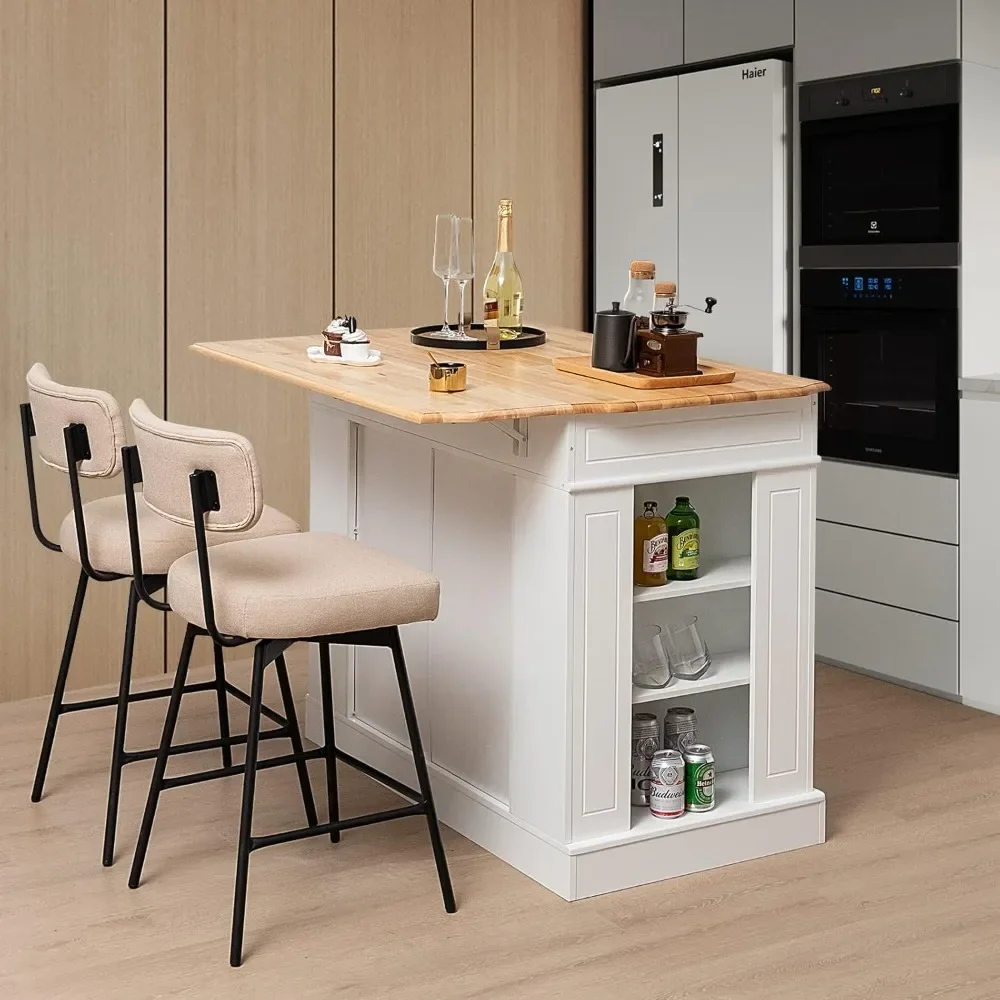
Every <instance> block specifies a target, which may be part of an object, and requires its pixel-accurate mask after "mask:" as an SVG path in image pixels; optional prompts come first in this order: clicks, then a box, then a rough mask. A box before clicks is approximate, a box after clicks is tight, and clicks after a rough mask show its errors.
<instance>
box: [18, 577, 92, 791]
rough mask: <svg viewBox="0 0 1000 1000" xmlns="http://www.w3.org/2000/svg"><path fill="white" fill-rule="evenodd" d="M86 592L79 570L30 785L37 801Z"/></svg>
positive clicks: (42, 783)
mask: <svg viewBox="0 0 1000 1000" xmlns="http://www.w3.org/2000/svg"><path fill="white" fill-rule="evenodd" d="M86 596H87V574H86V573H84V572H83V570H81V571H80V580H79V582H78V583H77V585H76V597H74V598H73V610H72V612H71V613H70V616H69V627H68V628H67V629H66V640H65V642H64V643H63V652H62V659H61V660H60V661H59V672H58V673H57V674H56V683H55V687H53V689H52V701H51V702H50V703H49V717H48V719H47V720H46V723H45V735H44V736H43V737H42V749H41V752H40V753H39V755H38V767H37V769H36V770H35V783H34V784H33V785H32V787H31V801H32V802H38V801H39V799H41V797H42V788H43V787H44V785H45V775H46V773H47V772H48V769H49V758H50V757H51V756H52V744H53V742H54V741H55V738H56V725H57V724H58V722H59V716H60V714H61V713H62V703H63V695H64V694H65V693H66V678H67V677H68V676H69V664H70V660H72V659H73V647H74V646H75V645H76V632H77V629H78V628H79V626H80V613H81V612H82V611H83V599H84V597H86Z"/></svg>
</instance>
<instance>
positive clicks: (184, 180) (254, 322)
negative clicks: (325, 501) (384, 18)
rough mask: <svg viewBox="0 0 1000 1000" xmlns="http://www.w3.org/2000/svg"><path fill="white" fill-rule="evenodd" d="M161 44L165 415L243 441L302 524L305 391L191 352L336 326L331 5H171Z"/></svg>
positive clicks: (323, 0) (265, 0)
mask: <svg viewBox="0 0 1000 1000" xmlns="http://www.w3.org/2000/svg"><path fill="white" fill-rule="evenodd" d="M167 43H168V45H167V60H168V64H167V98H168V112H167V113H168V121H167V156H168V171H167V185H168V187H167V358H168V362H167V412H168V415H169V417H170V419H172V420H177V421H181V422H183V423H192V424H203V425H206V426H209V427H222V428H227V429H231V430H237V431H240V432H241V433H243V434H246V436H247V437H249V438H250V440H251V441H252V442H253V443H254V447H255V448H256V450H257V453H258V457H259V458H260V461H261V467H262V473H263V483H264V494H265V499H266V502H267V503H269V504H271V505H272V506H275V507H279V508H280V509H282V510H284V511H285V512H286V513H288V514H290V515H291V516H293V517H295V518H296V519H297V520H299V521H300V522H301V523H302V524H303V525H304V524H305V523H306V522H307V514H308V481H309V456H308V427H309V423H308V410H307V400H306V396H305V394H304V393H302V392H300V391H298V390H296V389H293V388H290V387H287V386H283V385H280V384H279V383H276V382H275V381H273V380H271V379H264V378H261V377H259V376H255V375H250V374H247V373H241V372H237V371H235V370H230V369H225V368H223V367H220V366H219V365H213V364H210V363H208V362H206V361H205V359H204V358H199V357H196V356H195V355H193V354H191V352H190V351H189V350H188V346H189V345H190V344H191V343H193V342H195V341H198V340H204V339H205V338H206V337H208V336H212V337H222V338H226V339H233V338H243V337H267V336H281V335H289V334H293V333H307V332H309V331H315V332H316V333H317V336H318V335H319V332H320V331H321V330H322V329H323V328H324V327H325V326H326V324H327V323H328V322H329V318H330V315H331V309H332V298H333V292H332V287H331V282H332V274H333V217H332V213H333V195H332V189H333V159H332V150H333V134H332V130H333V87H332V76H333V68H332V67H333V5H332V3H331V2H330V0H296V3H295V5H294V16H293V15H292V11H290V10H289V5H288V3H287V2H286V0H167ZM172 632H173V630H172ZM174 634H175V635H176V633H174ZM171 646H172V647H176V642H174V643H171ZM169 652H170V653H172V652H173V649H171V650H170V651H169ZM168 665H169V664H168Z"/></svg>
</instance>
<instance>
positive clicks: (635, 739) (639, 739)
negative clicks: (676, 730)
mask: <svg viewBox="0 0 1000 1000" xmlns="http://www.w3.org/2000/svg"><path fill="white" fill-rule="evenodd" d="M659 749H660V727H659V725H658V723H657V721H656V716H655V715H652V714H650V713H649V712H636V714H635V715H633V716H632V805H634V806H648V805H649V779H650V765H651V764H652V762H653V754H654V753H656V751H657V750H659Z"/></svg>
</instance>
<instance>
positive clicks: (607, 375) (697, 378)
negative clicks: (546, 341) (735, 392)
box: [552, 354, 736, 389]
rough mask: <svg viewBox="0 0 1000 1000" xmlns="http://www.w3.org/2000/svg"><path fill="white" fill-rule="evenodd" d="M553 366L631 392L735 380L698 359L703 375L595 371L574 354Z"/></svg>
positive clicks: (729, 372)
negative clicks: (622, 387)
mask: <svg viewBox="0 0 1000 1000" xmlns="http://www.w3.org/2000/svg"><path fill="white" fill-rule="evenodd" d="M552 364H553V366H554V367H555V368H556V370H557V371H561V372H567V373H569V374H570V375H583V376H585V377H586V378H595V379H599V380H600V381H601V382H613V383H614V384H615V385H627V386H629V387H630V388H632V389H684V388H687V387H688V386H697V385H723V384H724V383H726V382H732V381H733V379H734V378H736V371H735V369H733V368H725V367H723V366H722V365H717V364H714V363H713V362H711V361H702V360H700V359H699V361H698V367H699V369H701V374H700V375H641V374H640V373H639V372H609V371H606V370H605V369H604V368H594V367H593V366H592V365H591V364H590V358H589V356H588V355H586V354H575V355H573V356H572V357H569V358H553V359H552Z"/></svg>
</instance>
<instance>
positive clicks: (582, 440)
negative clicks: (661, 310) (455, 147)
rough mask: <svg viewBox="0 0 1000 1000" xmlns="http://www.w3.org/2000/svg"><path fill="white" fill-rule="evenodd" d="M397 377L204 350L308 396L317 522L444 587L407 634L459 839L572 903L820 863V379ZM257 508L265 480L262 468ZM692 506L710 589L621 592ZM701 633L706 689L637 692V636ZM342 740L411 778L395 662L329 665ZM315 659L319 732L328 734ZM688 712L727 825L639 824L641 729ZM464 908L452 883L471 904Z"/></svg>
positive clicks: (472, 365)
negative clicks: (757, 864)
mask: <svg viewBox="0 0 1000 1000" xmlns="http://www.w3.org/2000/svg"><path fill="white" fill-rule="evenodd" d="M370 336H371V339H372V343H373V346H374V347H376V348H378V349H379V350H381V351H382V354H383V358H384V363H383V364H382V365H380V366H378V367H373V368H348V367H345V366H339V365H337V366H334V365H322V364H317V363H314V362H311V361H309V360H308V358H307V356H306V347H307V346H309V345H310V344H312V343H315V342H316V340H317V339H318V338H314V337H291V338H281V339H272V340H243V341H228V342H222V343H211V344H196V345H194V348H193V349H194V350H195V351H197V352H199V353H201V354H203V355H205V356H207V357H209V358H212V359H214V360H216V361H223V362H226V363H230V364H236V365H239V366H242V367H244V368H247V369H250V370H252V371H257V372H259V373H261V374H264V375H267V376H269V377H273V378H278V379H281V380H284V381H286V382H291V383H294V384H296V385H298V386H301V387H302V388H304V389H306V390H307V391H309V392H310V393H311V411H310V412H311V416H310V421H311V423H310V441H311V444H310V454H311V493H310V509H311V515H310V520H311V527H312V528H313V529H314V530H321V531H335V532H339V533H341V534H344V535H348V536H351V537H354V538H357V539H359V540H360V541H363V542H364V543H366V544H368V545H371V546H373V547H376V548H380V549H385V550H388V551H391V552H394V553H395V554H397V555H399V556H400V557H402V558H404V559H406V560H408V561H409V562H410V563H412V564H414V565H416V566H419V567H421V568H422V569H425V570H427V571H429V572H432V573H434V574H435V575H436V576H437V577H438V578H439V579H440V580H441V613H440V616H439V618H438V619H437V621H435V622H433V623H427V624H418V625H409V626H406V627H405V628H404V629H403V642H404V646H405V649H406V655H407V660H408V664H409V668H410V675H411V678H412V684H413V688H414V697H415V700H416V705H417V712H418V716H419V718H420V723H421V727H422V731H423V734H424V741H425V744H426V750H427V754H428V760H429V762H430V766H431V773H432V780H433V782H434V788H435V794H436V797H437V805H438V812H439V815H440V817H441V819H442V821H443V822H445V823H447V824H448V825H449V826H451V827H453V828H454V829H456V830H458V831H459V832H460V833H462V834H464V835H465V836H466V837H468V838H470V839H471V840H473V841H475V842H476V843H478V844H480V845H482V846H483V847H485V848H486V849H487V850H489V851H492V852H493V853H494V854H496V855H497V856H499V857H501V858H503V859H504V860H505V861H507V862H508V863H510V864H511V865H513V866H514V867H516V868H518V869H520V870H521V871H522V872H524V873H526V874H527V875H529V876H531V877H532V878H534V879H536V880H537V881H538V882H540V883H541V884H542V885H545V886H547V887H548V888H549V889H551V890H552V891H554V892H556V893H558V894H559V895H560V896H562V897H564V898H565V899H578V898H582V897H586V896H591V895H595V894H598V893H603V892H608V891H611V890H615V889H621V888H625V887H627V886H634V885H640V884H643V883H647V882H653V881H657V880H660V879H665V878H669V877H672V876H677V875H684V874H687V873H690V872H695V871H700V870H704V869H707V868H715V867H719V866H721V865H727V864H732V863H734V862H738V861H744V860H748V859H750V858H755V857H761V856H764V855H768V854H775V853H778V852H781V851H787V850H793V849H795V848H799V847H805V846H808V845H813V844H819V843H822V841H823V840H824V830H825V799H824V796H823V793H822V792H820V791H818V790H816V789H815V788H813V784H812V782H813V622H814V609H813V583H814V565H813V562H814V538H815V527H814V522H815V468H816V465H817V462H818V458H817V454H816V408H817V407H816V394H817V393H818V392H820V391H822V390H823V389H825V388H826V387H825V386H824V385H823V384H822V383H819V382H816V381H812V380H807V379H801V378H796V377H793V376H788V375H779V374H774V373H771V372H761V371H756V370H752V369H738V370H737V375H736V379H735V381H733V382H731V383H729V384H723V385H712V386H705V387H699V388H686V389H664V390H653V391H643V390H638V389H633V388H628V387H622V386H618V385H612V384H609V383H604V382H600V381H596V380H593V379H587V378H583V377H580V376H575V375H570V374H564V373H561V372H557V371H556V370H555V369H554V368H553V367H552V358H554V357H560V356H567V355H572V354H583V353H587V352H589V348H590V337H589V335H588V334H585V333H580V332H577V331H571V330H562V329H552V328H549V337H548V342H547V343H546V344H545V345H544V346H542V347H539V348H532V349H524V350H514V351H510V350H504V351H494V352H485V351H455V352H448V351H446V350H440V351H435V354H436V356H437V357H438V359H439V360H461V361H464V362H466V363H467V364H468V366H469V373H468V383H469V387H468V389H467V390H466V391H465V392H462V393H457V394H444V393H432V392H430V391H429V389H428V387H427V367H428V357H427V352H426V351H424V350H423V349H420V348H417V347H414V346H413V345H411V344H410V343H409V336H408V331H406V330H379V331H370ZM265 489H266V470H265ZM675 494H682V495H686V496H690V497H691V499H692V501H693V502H694V504H695V506H696V507H697V508H698V510H699V512H700V514H701V518H702V527H701V532H702V570H701V573H700V575H699V576H698V578H697V579H695V580H689V581H673V582H671V583H668V584H667V585H666V586H664V587H659V588H652V589H640V590H637V589H635V588H633V586H632V523H633V519H634V517H635V515H636V513H637V511H639V510H641V509H642V502H643V501H644V500H650V499H652V500H656V501H657V502H658V503H659V505H660V509H661V510H662V511H665V510H667V509H669V506H670V504H671V503H672V501H673V497H674V496H675ZM679 614H696V615H698V617H699V628H700V629H701V631H702V634H703V636H704V638H705V640H706V641H707V643H708V646H709V648H710V649H711V651H712V654H713V664H712V667H711V668H710V669H709V671H708V672H707V673H706V674H705V675H704V676H703V677H702V678H700V679H699V680H696V681H684V680H678V679H675V680H674V681H673V682H672V683H671V684H670V685H669V686H668V687H666V688H664V689H661V690H646V689H640V688H633V685H632V676H631V665H632V629H633V623H636V624H639V623H645V624H657V623H661V622H663V621H666V620H668V619H670V618H673V617H676V616H677V615H679ZM333 653H334V684H335V686H334V692H335V695H334V696H335V703H336V717H337V741H338V745H340V746H341V747H342V748H343V749H344V750H345V751H347V752H349V753H352V754H354V755H356V756H358V757H360V758H361V759H362V760H365V761H367V762H369V763H370V764H372V765H373V766H375V767H378V768H380V769H382V770H384V771H386V772H387V773H389V774H392V775H394V776H395V777H397V778H398V779H399V780H402V781H409V782H411V783H412V782H413V780H414V779H413V774H412V765H411V762H410V757H409V753H408V751H407V749H406V742H407V741H406V735H405V726H404V724H403V720H402V714H401V712H400V709H399V705H398V694H397V691H396V684H395V679H394V675H393V672H392V666H391V661H390V660H389V658H388V656H387V654H386V651H385V650H380V649H367V648H360V647H359V648H355V649H348V648H341V649H337V648H335V649H334V650H333ZM318 669H319V668H318V663H316V662H314V663H313V666H312V672H311V677H310V685H309V702H308V705H307V730H308V733H309V735H310V736H311V737H312V738H313V739H317V738H319V734H320V732H321V730H322V726H321V722H320V711H319V704H318V702H319V697H318V693H319V677H318ZM671 704H673V705H678V704H683V705H689V706H691V707H693V708H695V709H696V711H697V714H698V720H699V736H700V739H702V740H703V741H704V742H707V743H709V744H710V745H711V746H712V748H713V750H714V752H715V759H716V767H717V771H718V778H717V805H716V808H715V809H714V810H713V811H711V812H705V813H686V814H685V815H684V816H683V817H681V818H679V819H673V820H658V819H656V818H654V817H653V816H652V815H651V814H650V812H649V810H648V809H646V808H644V807H636V806H632V805H631V804H630V757H631V749H630V729H631V718H632V714H633V712H634V711H647V712H653V713H655V714H656V715H657V717H658V718H659V719H660V720H662V717H663V713H664V712H665V710H666V708H667V707H669V706H670V705H671ZM459 891H461V887H460V886H459Z"/></svg>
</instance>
